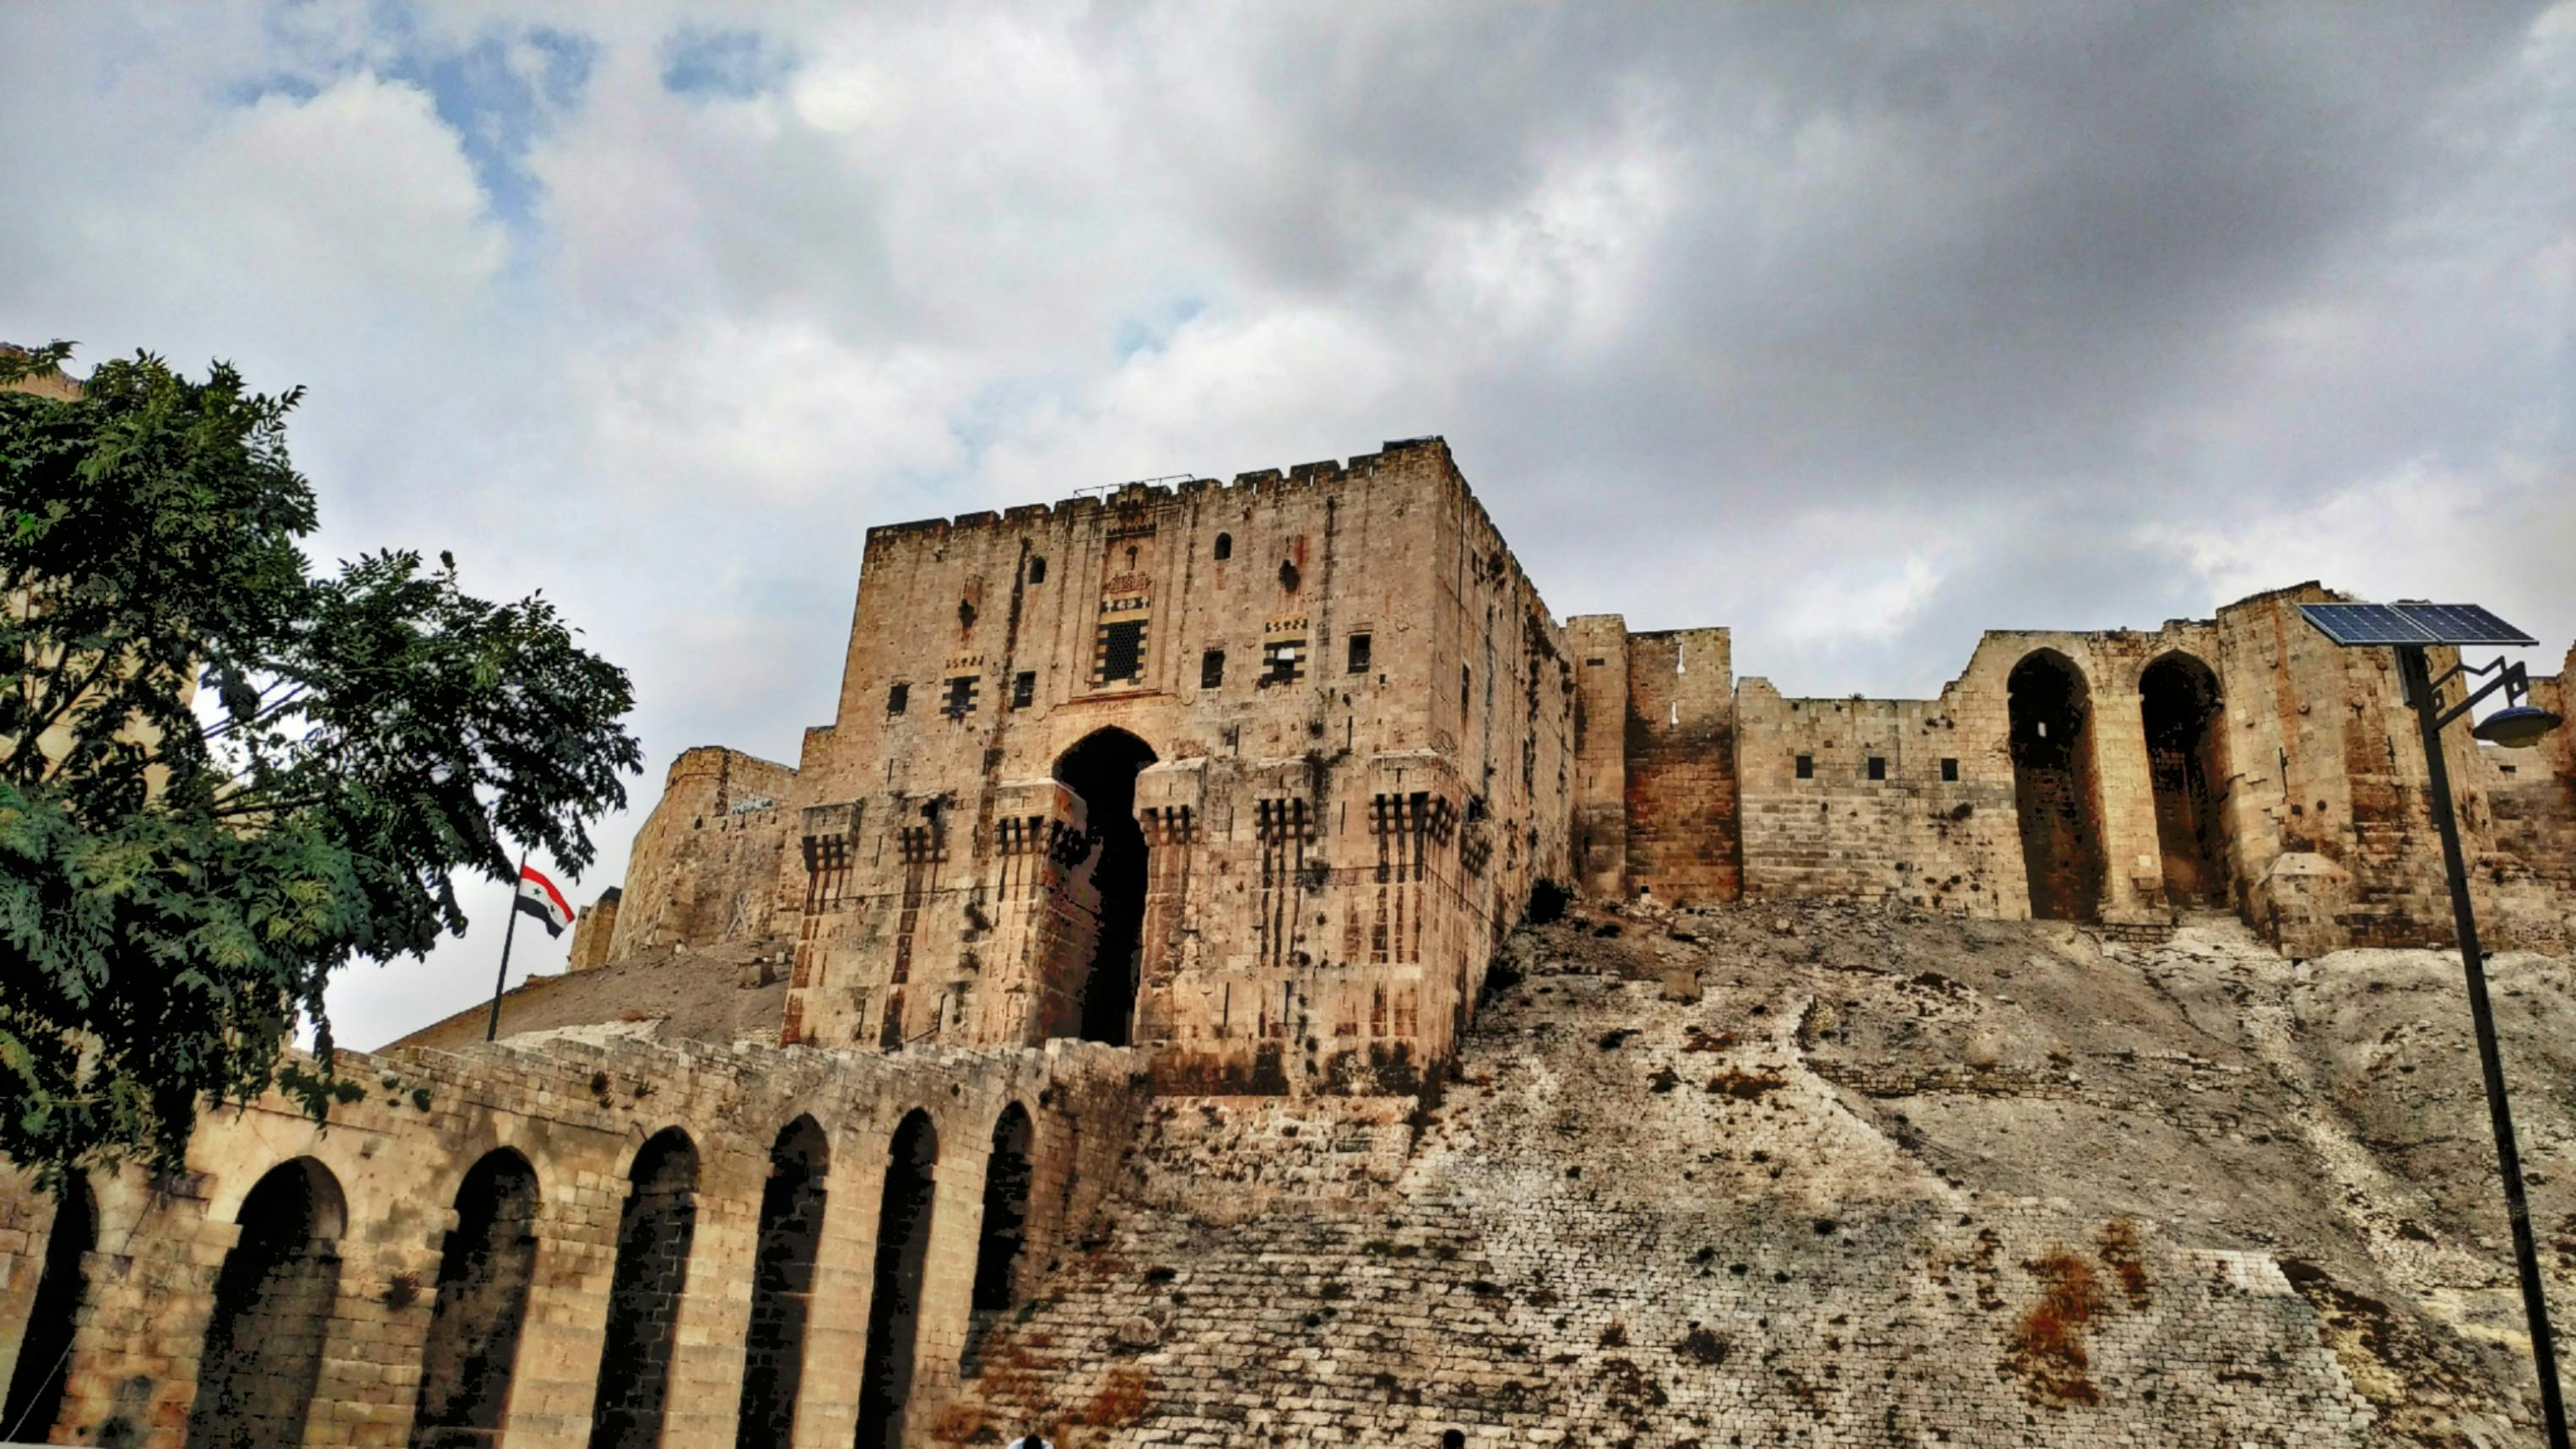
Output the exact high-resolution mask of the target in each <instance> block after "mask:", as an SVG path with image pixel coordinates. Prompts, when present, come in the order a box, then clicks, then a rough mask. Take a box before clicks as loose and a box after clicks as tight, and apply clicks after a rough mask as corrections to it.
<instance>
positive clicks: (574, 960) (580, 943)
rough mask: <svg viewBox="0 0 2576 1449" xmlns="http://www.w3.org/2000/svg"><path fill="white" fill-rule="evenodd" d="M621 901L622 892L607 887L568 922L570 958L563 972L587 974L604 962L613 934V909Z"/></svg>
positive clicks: (623, 897)
mask: <svg viewBox="0 0 2576 1449" xmlns="http://www.w3.org/2000/svg"><path fill="white" fill-rule="evenodd" d="M624 899H625V892H624V890H623V889H621V888H620V887H617V886H610V887H609V888H608V889H607V890H604V891H602V892H600V895H599V899H598V900H595V901H593V902H591V903H590V908H589V909H588V910H585V911H583V912H582V913H581V917H580V919H578V920H576V921H574V922H573V923H572V955H571V956H570V957H569V958H568V959H567V960H566V962H565V966H564V969H565V970H567V971H588V970H591V969H592V968H594V967H598V966H604V965H606V964H607V963H608V961H609V959H610V957H609V954H608V950H609V944H610V942H611V941H612V940H614V939H615V937H616V934H617V908H618V905H619V904H620V903H621V902H622V901H623V900H624Z"/></svg>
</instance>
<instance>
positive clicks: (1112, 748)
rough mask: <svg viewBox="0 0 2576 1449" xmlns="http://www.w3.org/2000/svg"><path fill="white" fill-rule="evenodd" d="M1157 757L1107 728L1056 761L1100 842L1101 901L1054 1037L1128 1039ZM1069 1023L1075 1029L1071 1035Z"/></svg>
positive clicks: (1053, 1023) (1055, 1019) (1094, 861)
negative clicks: (1147, 779)
mask: <svg viewBox="0 0 2576 1449" xmlns="http://www.w3.org/2000/svg"><path fill="white" fill-rule="evenodd" d="M1153 762H1154V752H1153V750H1152V749H1150V748H1149V747H1147V745H1146V744H1145V742H1144V741H1143V740H1140V739H1138V738H1136V737H1135V736H1134V735H1131V734H1129V733H1127V732H1126V731H1125V730H1121V729H1102V730H1094V731H1093V732H1092V733H1090V734H1088V735H1085V736H1083V738H1082V741H1081V743H1079V744H1077V745H1075V746H1074V747H1073V748H1072V749H1070V750H1067V751H1065V753H1064V755H1063V756H1062V757H1061V758H1060V759H1058V760H1057V761H1056V763H1055V777H1056V779H1058V780H1059V781H1062V782H1063V783H1064V785H1065V787H1066V788H1068V789H1070V790H1072V791H1073V793H1075V794H1076V795H1079V796H1081V797H1082V803H1083V807H1084V811H1085V817H1084V818H1085V821H1086V824H1087V828H1088V829H1089V832H1090V836H1091V839H1092V841H1093V842H1094V843H1095V844H1096V846H1097V847H1098V849H1097V852H1096V853H1095V854H1094V856H1093V857H1092V858H1091V860H1090V861H1089V865H1090V869H1091V886H1092V889H1093V890H1095V891H1097V892H1098V893H1099V906H1098V915H1097V917H1096V920H1095V925H1094V929H1093V932H1092V938H1091V943H1090V949H1089V950H1088V951H1084V950H1082V949H1081V947H1080V946H1079V944H1077V946H1076V947H1075V950H1074V952H1073V955H1074V957H1075V959H1074V960H1073V961H1071V962H1068V963H1066V964H1067V965H1070V966H1071V967H1072V968H1073V969H1074V970H1075V972H1076V973H1077V975H1076V976H1075V978H1074V980H1073V981H1072V982H1070V983H1069V987H1070V993H1071V995H1072V997H1073V1004H1072V1007H1071V1010H1070V1011H1069V1012H1065V1013H1060V1014H1059V1013H1051V1017H1052V1019H1051V1020H1050V1021H1049V1023H1048V1029H1047V1035H1049V1036H1064V1035H1068V1034H1072V1035H1079V1036H1080V1037H1081V1038H1082V1039H1083V1040H1085V1041H1099V1042H1108V1043H1109V1044H1110V1045H1112V1046H1125V1045H1126V1044H1127V1040H1128V1031H1129V1027H1130V1024H1131V1018H1133V1017H1134V1015H1135V1012H1136V981H1137V965H1138V957H1139V956H1140V954H1141V953H1142V947H1143V943H1144V928H1145V832H1144V830H1143V829H1142V828H1140V827H1139V826H1138V825H1137V823H1136V776H1137V773H1138V772H1139V771H1141V770H1143V769H1144V768H1145V767H1146V766H1147V765H1150V764H1152V763H1153ZM1077 941H1078V937H1077ZM1067 1017H1070V1020H1067V1019H1066V1018H1067ZM1067 1026H1072V1027H1073V1028H1074V1030H1073V1031H1072V1032H1071V1033H1068V1032H1067V1031H1065V1030H1064V1028H1065V1027H1067Z"/></svg>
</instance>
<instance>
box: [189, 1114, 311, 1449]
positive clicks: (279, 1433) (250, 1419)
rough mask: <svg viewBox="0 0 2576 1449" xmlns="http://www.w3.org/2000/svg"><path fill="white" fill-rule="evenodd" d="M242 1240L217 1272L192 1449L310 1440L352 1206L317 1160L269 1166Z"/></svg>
mask: <svg viewBox="0 0 2576 1449" xmlns="http://www.w3.org/2000/svg"><path fill="white" fill-rule="evenodd" d="M237 1221H239V1222H240V1224H241V1230H242V1231H241V1238H240V1240H239V1241H237V1242H235V1243H234V1244H233V1248H232V1251H231V1252H229V1253H226V1254H225V1255H224V1266H223V1268H222V1270H221V1271H220V1272H219V1273H218V1274H217V1275H216V1278H215V1304H214V1313H213V1316H212V1317H211V1318H210V1319H209V1320H208V1321H207V1324H206V1350H205V1355H204V1357H203V1358H201V1359H200V1360H199V1361H198V1367H197V1401H196V1402H195V1403H194V1404H192V1405H190V1406H189V1409H188V1446H189V1449H269V1446H271V1445H277V1444H301V1443H303V1442H304V1421H305V1416H306V1415H307V1414H308V1413H309V1412H310V1411H311V1409H312V1407H313V1390H314V1386H315V1385H316V1384H318V1383H319V1382H320V1381H321V1377H322V1348H323V1335H324V1334H325V1333H326V1332H328V1331H329V1328H330V1325H331V1318H332V1309H333V1307H334V1306H335V1304H336V1302H337V1300H338V1298H339V1293H340V1234H341V1233H342V1232H343V1231H344V1230H345V1229H346V1228H347V1226H348V1221H349V1209H348V1204H347V1201H346V1199H344V1198H343V1197H342V1196H341V1195H340V1184H339V1181H338V1179H336V1178H334V1177H332V1176H331V1173H330V1170H329V1169H328V1168H325V1167H324V1166H323V1165H322V1164H321V1163H318V1162H316V1161H314V1160H313V1159H312V1158H310V1157H299V1158H296V1159H295V1160H293V1161H291V1162H284V1163H280V1164H279V1165H277V1166H276V1167H273V1168H270V1169H269V1172H268V1175H267V1176H266V1177H263V1178H261V1179H260V1180H259V1182H258V1183H257V1184H256V1185H254V1186H253V1187H252V1188H251V1190H250V1194H249V1196H247V1197H245V1198H243V1199H242V1205H241V1213H240V1216H239V1218H238V1219H237Z"/></svg>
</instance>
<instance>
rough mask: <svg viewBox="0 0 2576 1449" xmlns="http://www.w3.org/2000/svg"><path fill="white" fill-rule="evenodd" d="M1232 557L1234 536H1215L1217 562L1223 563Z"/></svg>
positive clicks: (1225, 534) (1228, 534)
mask: <svg viewBox="0 0 2576 1449" xmlns="http://www.w3.org/2000/svg"><path fill="white" fill-rule="evenodd" d="M1232 557H1234V535H1233V534H1230V533H1220V534H1218V535H1217V536H1216V560H1217V562H1218V563H1223V562H1225V561H1226V560H1227V559H1230V558H1232Z"/></svg>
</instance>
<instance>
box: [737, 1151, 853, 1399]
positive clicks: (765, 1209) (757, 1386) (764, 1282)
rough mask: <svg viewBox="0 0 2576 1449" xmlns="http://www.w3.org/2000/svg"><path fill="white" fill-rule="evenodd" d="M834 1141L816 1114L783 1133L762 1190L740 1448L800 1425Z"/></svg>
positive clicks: (744, 1368) (752, 1286)
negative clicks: (809, 1313) (809, 1316)
mask: <svg viewBox="0 0 2576 1449" xmlns="http://www.w3.org/2000/svg"><path fill="white" fill-rule="evenodd" d="M830 1166H831V1145H830V1144H829V1142H827V1141H826V1140H825V1138H824V1136H823V1129H822V1128H821V1127H820V1126H818V1125H817V1124H816V1123H815V1121H814V1119H813V1118H811V1117H799V1118H797V1119H796V1120H795V1121H793V1122H790V1123H788V1124H787V1126H786V1127H785V1129H783V1130H782V1131H780V1132H779V1134H778V1141H777V1143H776V1144H775V1145H774V1146H772V1147H771V1148H770V1151H769V1182H768V1184H767V1185H766V1186H764V1187H763V1188H762V1189H761V1190H760V1246H759V1248H758V1249H757V1251H756V1255H755V1256H754V1258H753V1261H752V1279H751V1337H750V1340H749V1342H748V1345H747V1347H746V1349H745V1353H744V1362H743V1374H742V1410H741V1413H740V1415H739V1417H738V1418H737V1419H736V1421H735V1428H734V1443H735V1445H736V1446H737V1449H770V1446H772V1445H778V1444H784V1443H786V1442H787V1441H788V1440H789V1439H790V1438H791V1437H793V1436H794V1434H795V1432H796V1394H797V1390H798V1389H800V1388H801V1387H802V1386H803V1385H804V1382H805V1317H806V1309H807V1306H808V1305H809V1304H810V1303H811V1302H812V1298H813V1292H814V1255H815V1253H816V1251H817V1249H818V1248H819V1247H820V1246H821V1243H822V1240H823V1175H824V1173H825V1172H826V1171H828V1170H829V1168H830Z"/></svg>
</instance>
